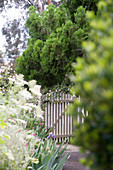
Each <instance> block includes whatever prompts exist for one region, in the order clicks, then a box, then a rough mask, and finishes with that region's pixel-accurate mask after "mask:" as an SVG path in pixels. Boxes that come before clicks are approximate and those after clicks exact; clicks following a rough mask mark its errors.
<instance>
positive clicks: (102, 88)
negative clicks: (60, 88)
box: [71, 0, 113, 170]
mask: <svg viewBox="0 0 113 170" xmlns="http://www.w3.org/2000/svg"><path fill="white" fill-rule="evenodd" d="M98 9H99V15H98V16H95V15H94V13H92V12H88V13H87V16H88V17H89V18H90V20H91V22H90V25H91V27H92V29H91V33H90V36H91V37H92V41H85V42H83V44H82V45H83V47H84V48H85V50H86V54H87V58H86V60H84V59H81V58H79V59H77V64H75V65H74V69H75V74H76V77H75V76H74V77H72V79H73V82H74V83H75V85H74V87H73V89H72V91H73V93H75V94H76V95H78V94H79V95H80V97H81V100H80V102H78V100H75V102H74V104H73V106H72V110H71V111H72V112H73V115H74V116H75V115H76V112H77V107H78V106H79V107H80V108H84V109H85V111H88V116H84V123H83V124H79V125H78V130H77V131H76V132H74V135H75V137H74V138H73V143H74V144H76V145H79V146H80V147H81V150H82V151H89V154H88V156H87V158H86V160H82V162H83V163H84V164H86V165H87V166H90V167H91V169H95V170H112V169H113V1H112V0H103V1H100V2H99V4H98ZM79 114H80V115H81V116H82V113H81V112H80V113H79Z"/></svg>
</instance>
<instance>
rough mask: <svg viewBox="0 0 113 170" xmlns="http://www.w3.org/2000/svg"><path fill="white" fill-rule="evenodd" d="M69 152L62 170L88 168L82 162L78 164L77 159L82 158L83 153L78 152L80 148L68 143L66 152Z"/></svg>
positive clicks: (84, 169)
mask: <svg viewBox="0 0 113 170" xmlns="http://www.w3.org/2000/svg"><path fill="white" fill-rule="evenodd" d="M68 152H69V153H70V154H69V157H68V159H67V161H66V163H65V165H64V168H63V170H88V168H85V167H84V166H83V165H82V164H80V162H79V159H80V158H83V157H84V156H85V155H83V154H81V153H80V150H79V148H78V147H77V146H73V145H70V144H68V146H67V149H66V152H65V153H68Z"/></svg>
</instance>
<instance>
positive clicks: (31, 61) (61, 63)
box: [16, 5, 89, 87]
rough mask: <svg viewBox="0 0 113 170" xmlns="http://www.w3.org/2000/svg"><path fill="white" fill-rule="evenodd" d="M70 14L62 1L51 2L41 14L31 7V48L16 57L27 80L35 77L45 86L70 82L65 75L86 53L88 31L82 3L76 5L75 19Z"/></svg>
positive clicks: (18, 66) (29, 23)
mask: <svg viewBox="0 0 113 170" xmlns="http://www.w3.org/2000/svg"><path fill="white" fill-rule="evenodd" d="M70 18H71V16H70V13H69V11H68V10H67V9H66V8H64V6H63V5H61V6H59V7H57V8H56V7H55V6H54V5H49V6H48V10H46V11H43V12H42V13H41V14H38V13H37V12H36V9H35V8H34V7H31V8H30V13H29V18H28V20H27V22H26V26H27V28H28V29H29V35H30V38H29V40H28V48H27V49H26V50H25V51H24V52H23V54H22V56H20V57H19V58H18V59H17V68H16V71H17V73H22V74H24V77H25V79H26V80H30V79H36V80H37V83H38V84H41V86H42V87H52V86H54V85H56V84H62V83H63V82H65V84H66V83H67V84H68V83H69V78H68V77H66V76H65V75H67V74H69V72H72V67H71V64H72V62H75V61H76V58H77V57H78V56H81V57H82V56H83V54H84V52H83V49H82V47H81V42H82V41H83V40H84V39H86V38H87V36H88V31H89V24H88V20H87V19H86V12H85V9H84V8H83V7H79V8H78V9H77V12H76V13H75V23H73V22H72V21H71V19H70Z"/></svg>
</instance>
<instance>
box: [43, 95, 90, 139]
mask: <svg viewBox="0 0 113 170" xmlns="http://www.w3.org/2000/svg"><path fill="white" fill-rule="evenodd" d="M74 98H75V96H72V95H70V94H65V93H64V92H59V93H58V92H54V93H49V94H46V95H44V96H42V101H43V103H44V105H45V109H44V121H45V126H46V127H47V128H51V131H52V132H53V135H54V136H55V137H56V139H57V141H58V142H62V141H63V140H64V139H65V138H67V137H68V138H70V137H72V131H73V127H74V126H73V122H74V119H76V121H77V122H78V123H83V122H84V118H83V117H81V116H79V115H77V116H75V118H74V119H73V118H72V115H69V109H67V108H68V106H69V105H70V104H72V103H73V101H74ZM78 100H80V97H79V98H78ZM80 111H82V114H83V116H84V115H85V114H84V109H82V110H81V109H80V108H78V112H80ZM86 115H88V112H86Z"/></svg>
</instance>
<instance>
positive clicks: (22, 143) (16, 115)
mask: <svg viewBox="0 0 113 170" xmlns="http://www.w3.org/2000/svg"><path fill="white" fill-rule="evenodd" d="M11 71H12V69H11V68H10V67H9V66H8V65H7V66H5V65H4V66H2V67H1V69H0V169H9V170H10V169H11V170H13V169H14V170H16V169H25V168H26V166H27V164H28V161H29V160H30V159H31V158H32V154H33V152H34V149H35V146H36V143H37V142H39V140H38V138H36V136H38V133H37V132H36V131H35V129H34V128H33V129H32V130H27V129H26V127H27V126H28V124H30V127H31V126H32V123H30V122H32V121H31V120H34V121H36V122H40V121H42V120H43V116H42V110H41V107H40V97H41V93H40V86H39V85H36V81H35V80H32V81H30V82H26V81H25V80H24V77H23V75H16V74H15V73H14V72H12V73H11ZM26 86H27V87H28V88H29V89H28V88H25V87H26Z"/></svg>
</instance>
